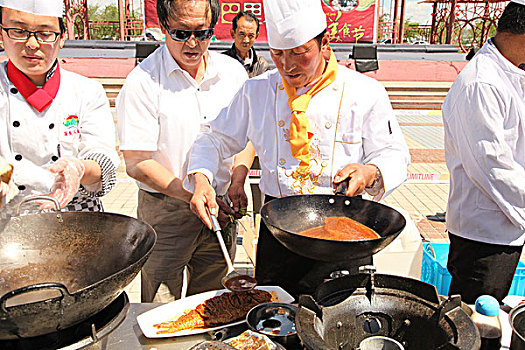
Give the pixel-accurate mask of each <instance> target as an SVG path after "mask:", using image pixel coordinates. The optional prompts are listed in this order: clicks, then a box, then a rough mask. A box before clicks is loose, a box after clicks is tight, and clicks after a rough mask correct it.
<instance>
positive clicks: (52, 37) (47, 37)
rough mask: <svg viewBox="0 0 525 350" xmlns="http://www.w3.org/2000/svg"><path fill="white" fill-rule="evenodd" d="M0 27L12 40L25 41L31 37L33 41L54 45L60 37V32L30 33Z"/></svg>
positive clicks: (18, 29)
mask: <svg viewBox="0 0 525 350" xmlns="http://www.w3.org/2000/svg"><path fill="white" fill-rule="evenodd" d="M0 27H1V28H2V29H3V30H5V32H6V33H7V36H8V37H10V38H11V39H13V40H19V41H26V40H29V38H30V37H31V35H34V36H35V39H36V40H37V41H39V42H41V43H54V42H55V41H57V38H58V37H59V36H60V34H61V33H60V32H52V31H47V30H37V31H34V32H33V31H30V30H25V29H21V28H6V27H4V26H2V25H0Z"/></svg>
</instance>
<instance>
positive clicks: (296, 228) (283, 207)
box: [261, 194, 406, 262]
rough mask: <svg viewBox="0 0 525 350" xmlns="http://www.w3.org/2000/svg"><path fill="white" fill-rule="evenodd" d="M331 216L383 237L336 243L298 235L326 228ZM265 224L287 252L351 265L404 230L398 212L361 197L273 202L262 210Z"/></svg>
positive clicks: (322, 196) (310, 197) (295, 198)
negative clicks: (346, 262)
mask: <svg viewBox="0 0 525 350" xmlns="http://www.w3.org/2000/svg"><path fill="white" fill-rule="evenodd" d="M330 216H346V217H349V218H351V219H354V220H356V221H358V222H360V223H362V224H363V225H366V226H368V227H370V228H371V229H373V230H375V231H376V232H377V233H378V234H379V235H380V236H381V237H380V238H377V239H371V240H361V241H335V240H326V239H318V238H311V237H306V236H301V235H298V234H297V233H298V232H301V231H303V230H307V229H309V228H312V227H316V226H321V225H324V219H325V218H327V217H330ZM261 217H262V219H263V220H264V223H265V224H266V226H267V227H268V229H269V230H270V232H271V233H272V234H273V236H274V237H275V238H276V239H277V240H278V241H279V242H281V243H282V244H283V245H284V246H285V247H286V248H288V249H289V250H291V251H292V252H294V253H296V254H299V255H302V256H304V257H307V258H310V259H314V260H319V261H325V262H337V261H349V260H353V259H360V258H364V257H368V256H371V255H372V254H375V253H377V252H379V251H380V250H381V249H383V248H384V247H386V246H387V245H388V244H390V242H392V241H393V240H394V239H395V238H396V237H397V236H398V235H399V234H400V233H401V231H402V230H403V229H404V228H405V225H406V220H405V218H404V217H403V215H401V214H400V213H399V212H398V211H397V210H395V209H392V208H390V207H387V206H386V205H383V204H379V203H376V202H373V201H369V200H366V199H361V198H359V197H347V196H341V195H325V194H318V195H316V194H313V195H298V196H289V197H283V198H278V199H274V200H272V201H269V202H268V203H266V204H264V206H263V207H262V208H261Z"/></svg>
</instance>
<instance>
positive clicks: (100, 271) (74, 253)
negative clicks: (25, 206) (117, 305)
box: [0, 212, 156, 340]
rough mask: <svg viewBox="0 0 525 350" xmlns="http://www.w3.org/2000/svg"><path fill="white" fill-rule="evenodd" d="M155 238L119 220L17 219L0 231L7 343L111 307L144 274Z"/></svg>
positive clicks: (67, 215)
mask: <svg viewBox="0 0 525 350" xmlns="http://www.w3.org/2000/svg"><path fill="white" fill-rule="evenodd" d="M155 240H156V234H155V232H154V230H153V229H152V228H151V226H149V225H148V224H146V223H143V222H141V221H138V220H136V219H134V218H131V217H127V216H124V215H119V214H110V213H93V212H64V213H53V212H51V213H40V214H32V215H27V216H22V217H13V218H11V220H10V221H9V222H8V224H7V225H6V226H5V228H4V230H3V232H0V296H1V297H0V339H1V340H7V339H16V338H21V337H33V336H38V335H42V334H47V333H51V332H54V331H56V330H61V329H64V328H67V327H69V326H72V325H75V324H76V323H79V322H81V321H83V320H84V319H86V318H88V317H90V316H91V315H94V314H95V313H97V312H98V311H100V310H102V309H103V308H105V307H106V306H107V305H109V304H110V303H111V302H112V301H113V300H114V299H115V298H117V296H119V295H120V293H121V292H122V290H123V289H124V288H125V287H126V286H127V285H128V284H129V283H130V282H131V281H132V280H133V278H134V277H135V276H136V275H137V273H138V272H139V270H140V269H141V267H142V266H143V264H144V263H145V261H146V259H147V257H148V255H149V254H150V252H151V250H152V248H153V245H154V244H155Z"/></svg>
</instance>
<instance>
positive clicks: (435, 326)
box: [295, 273, 480, 350]
mask: <svg viewBox="0 0 525 350" xmlns="http://www.w3.org/2000/svg"><path fill="white" fill-rule="evenodd" d="M295 322H296V328H297V333H298V335H299V338H300V339H301V341H302V343H303V344H304V345H305V347H306V349H308V350H329V349H330V350H331V349H339V350H349V349H356V348H360V349H392V350H401V349H406V350H419V349H429V350H430V349H465V350H471V349H477V348H479V342H480V340H479V333H478V332H477V329H476V327H475V325H474V323H473V322H472V320H471V319H470V318H469V316H468V314H467V313H466V312H465V311H464V310H463V309H462V307H461V300H460V299H459V297H458V296H452V297H448V298H443V299H440V297H439V296H438V294H437V292H436V289H435V288H434V287H433V286H431V285H428V284H426V283H423V282H421V281H418V280H413V279H409V278H403V277H399V276H390V275H382V274H375V273H362V274H358V275H352V276H346V277H340V278H336V279H334V280H331V281H329V282H325V283H323V284H322V285H320V286H319V287H318V289H317V290H316V293H315V294H314V295H313V296H312V295H302V296H300V298H299V310H298V312H297V314H296V318H295ZM370 338H373V339H370ZM367 339H370V340H367ZM385 339H386V340H385ZM388 339H391V340H392V341H389V340H388ZM365 340H367V341H368V342H372V343H373V344H372V345H370V346H371V347H368V348H365V347H364V345H362V344H361V343H362V342H364V341H365ZM377 342H379V343H380V344H377ZM381 342H382V343H381ZM365 344H366V342H365Z"/></svg>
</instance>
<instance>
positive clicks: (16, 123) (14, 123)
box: [13, 120, 20, 128]
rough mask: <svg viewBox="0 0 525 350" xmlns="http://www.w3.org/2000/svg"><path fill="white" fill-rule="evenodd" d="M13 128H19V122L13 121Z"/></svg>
mask: <svg viewBox="0 0 525 350" xmlns="http://www.w3.org/2000/svg"><path fill="white" fill-rule="evenodd" d="M13 126H14V127H15V128H18V127H19V126H20V122H19V121H18V120H15V121H14V122H13Z"/></svg>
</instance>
